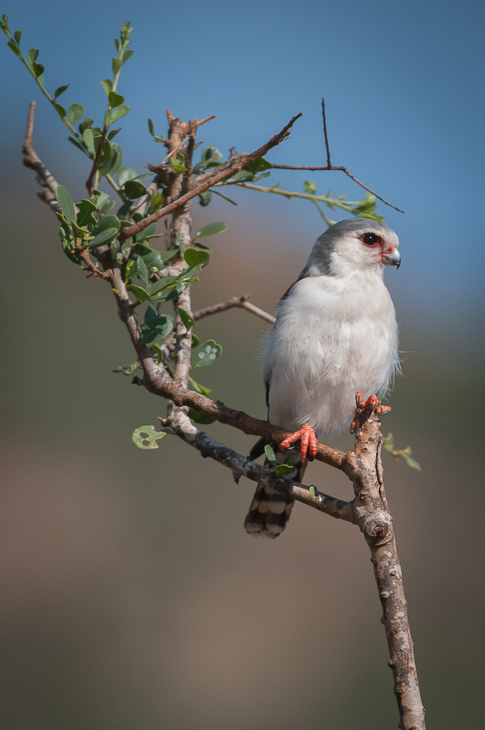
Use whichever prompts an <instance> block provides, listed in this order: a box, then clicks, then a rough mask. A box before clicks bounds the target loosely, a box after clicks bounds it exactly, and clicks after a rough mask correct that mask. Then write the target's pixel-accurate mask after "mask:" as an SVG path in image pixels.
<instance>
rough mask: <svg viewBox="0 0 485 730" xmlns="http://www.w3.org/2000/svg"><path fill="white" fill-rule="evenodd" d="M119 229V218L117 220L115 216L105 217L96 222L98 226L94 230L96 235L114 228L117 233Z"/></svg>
mask: <svg viewBox="0 0 485 730" xmlns="http://www.w3.org/2000/svg"><path fill="white" fill-rule="evenodd" d="M110 202H111V201H110ZM120 227H121V223H120V220H119V218H117V217H116V216H115V215H105V216H104V217H103V218H100V219H99V221H98V226H97V228H96V235H97V234H98V233H100V232H101V231H104V230H106V228H115V229H116V230H117V231H119V230H120Z"/></svg>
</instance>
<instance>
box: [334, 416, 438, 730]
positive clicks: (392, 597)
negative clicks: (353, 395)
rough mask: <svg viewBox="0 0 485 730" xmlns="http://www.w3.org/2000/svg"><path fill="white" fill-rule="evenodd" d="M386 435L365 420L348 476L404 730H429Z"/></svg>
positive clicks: (348, 464) (376, 424)
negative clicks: (385, 457) (390, 496)
mask: <svg viewBox="0 0 485 730" xmlns="http://www.w3.org/2000/svg"><path fill="white" fill-rule="evenodd" d="M382 440H383V439H382V434H381V432H380V424H379V418H378V416H377V415H376V414H375V413H373V414H372V415H371V416H370V417H369V418H365V413H362V414H361V415H360V416H359V427H358V430H357V434H356V440H355V451H354V452H350V453H349V454H348V455H347V456H348V459H347V461H346V468H345V471H346V473H347V475H348V476H349V477H350V479H351V480H352V482H353V485H354V493H355V499H354V506H355V510H356V512H357V514H358V523H359V527H360V529H361V530H362V532H363V533H364V536H365V539H366V541H367V544H368V545H369V548H370V551H371V556H372V557H371V559H372V564H373V566H374V575H375V578H376V582H377V587H378V591H379V597H380V599H381V604H382V608H383V617H382V623H383V624H384V627H385V629H386V636H387V642H388V645H389V653H390V657H391V658H390V661H389V666H390V668H391V669H392V673H393V675H394V694H395V695H396V699H397V702H398V706H399V714H400V719H401V721H400V724H399V727H400V728H401V729H402V730H410V729H411V728H415V730H424V727H425V722H424V707H423V705H422V702H421V696H420V692H419V685H418V676H417V672H416V665H415V662H414V650H413V641H412V639H411V632H410V629H409V622H408V615H407V601H406V598H405V596H404V588H403V582H402V570H401V565H400V563H399V557H398V554H397V548H396V541H395V537H394V530H393V525H392V517H391V515H390V512H389V507H388V504H387V499H386V494H385V491H384V482H383V470H382V462H381V447H382Z"/></svg>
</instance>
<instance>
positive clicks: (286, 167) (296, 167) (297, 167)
mask: <svg viewBox="0 0 485 730" xmlns="http://www.w3.org/2000/svg"><path fill="white" fill-rule="evenodd" d="M322 116H323V134H324V136H325V147H326V150H327V164H326V165H325V166H323V167H322V166H317V167H311V166H307V165H275V164H274V165H273V167H274V168H276V169H277V170H310V171H315V170H340V171H341V172H344V173H345V174H346V175H348V177H350V178H351V179H352V180H353V181H354V182H356V183H357V185H360V187H361V188H364V190H367V192H368V193H371V194H372V195H374V196H375V197H376V198H378V199H379V200H380V201H382V202H383V203H384V204H385V205H388V206H389V207H390V208H394V210H397V211H399V213H404V211H403V210H401V208H397V207H396V206H395V205H392V203H389V202H388V201H387V200H384V198H381V196H380V195H378V194H377V193H375V192H374V191H373V190H371V189H370V188H368V187H367V185H364V183H362V182H360V180H357V178H356V177H354V175H352V174H351V173H350V172H349V171H348V170H347V168H346V167H335V166H334V165H332V163H331V161H330V145H329V143H328V133H327V117H326V115H325V99H324V98H323V97H322Z"/></svg>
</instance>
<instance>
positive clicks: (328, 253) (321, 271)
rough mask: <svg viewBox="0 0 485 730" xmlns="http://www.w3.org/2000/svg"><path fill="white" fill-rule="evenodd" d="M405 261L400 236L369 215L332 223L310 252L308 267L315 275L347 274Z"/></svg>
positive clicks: (378, 268)
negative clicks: (371, 218)
mask: <svg viewBox="0 0 485 730" xmlns="http://www.w3.org/2000/svg"><path fill="white" fill-rule="evenodd" d="M400 264H401V255H400V253H399V239H398V237H397V236H396V234H395V233H394V231H393V230H392V228H389V227H388V226H386V225H384V223H379V222H378V221H374V220H370V219H369V218H351V219H349V220H345V221H340V222H339V223H335V224H334V225H333V226H330V228H329V229H328V230H326V231H325V233H323V234H322V235H321V236H320V238H319V239H318V241H317V242H316V244H315V246H314V247H313V251H312V252H311V254H310V258H309V259H308V263H307V269H309V271H310V273H311V275H314V276H322V275H327V276H347V275H350V274H353V273H355V271H357V270H359V271H362V270H372V269H374V270H375V271H380V272H382V271H383V270H384V266H388V265H391V266H397V267H398V268H399V266H400Z"/></svg>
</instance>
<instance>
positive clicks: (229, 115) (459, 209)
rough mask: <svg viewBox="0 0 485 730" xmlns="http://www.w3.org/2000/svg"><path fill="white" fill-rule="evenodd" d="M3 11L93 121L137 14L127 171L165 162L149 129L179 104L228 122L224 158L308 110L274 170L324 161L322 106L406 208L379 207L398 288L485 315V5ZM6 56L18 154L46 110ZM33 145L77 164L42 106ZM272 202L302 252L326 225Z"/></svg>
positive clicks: (6, 92)
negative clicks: (395, 252)
mask: <svg viewBox="0 0 485 730" xmlns="http://www.w3.org/2000/svg"><path fill="white" fill-rule="evenodd" d="M2 12H7V13H8V15H9V22H10V27H11V28H12V30H15V29H17V28H19V29H22V30H23V38H22V46H23V47H24V48H25V49H26V50H28V49H29V48H30V47H32V46H34V47H36V48H40V51H41V52H40V56H39V59H38V60H39V61H40V62H41V63H43V64H44V65H45V66H46V85H47V87H48V88H49V89H51V90H54V89H55V88H57V86H59V85H61V84H63V83H68V82H71V88H70V89H69V90H68V92H67V93H66V94H65V95H64V97H63V103H64V104H70V103H72V102H73V101H77V102H79V103H82V104H84V106H85V107H86V112H87V113H89V115H90V116H92V117H95V118H96V115H98V117H99V116H100V115H101V113H102V110H103V108H104V99H105V97H104V94H103V92H102V89H101V86H100V84H99V81H100V80H101V79H103V78H106V77H108V76H109V75H110V58H111V57H112V55H114V46H113V38H114V37H115V35H118V31H119V24H120V22H121V21H122V20H125V21H126V20H131V22H132V25H133V26H134V29H135V30H134V33H133V35H132V41H133V42H132V46H131V47H132V48H133V49H134V51H135V53H134V55H133V57H132V58H131V59H130V61H129V63H128V64H127V65H126V66H125V68H124V70H123V75H122V79H121V82H120V86H119V89H120V92H121V93H122V94H124V95H125V97H126V103H128V104H129V105H130V106H132V108H133V111H132V112H131V113H130V115H129V116H128V117H126V118H125V119H124V120H123V121H124V130H123V137H122V138H121V139H120V141H121V142H122V144H123V148H124V152H125V160H124V164H127V165H129V166H133V167H141V166H142V165H144V164H146V162H147V161H149V160H150V161H155V160H156V156H157V154H158V153H159V152H161V151H162V150H161V148H157V149H155V150H154V148H153V143H152V141H151V138H150V137H149V135H148V132H147V126H146V118H147V117H148V116H151V117H152V118H153V119H154V120H155V125H156V128H157V130H158V132H159V133H163V132H164V131H165V127H166V122H165V110H166V109H167V108H170V109H172V110H173V111H174V112H175V113H176V115H177V116H180V117H182V118H184V119H188V118H190V117H198V118H201V117H203V116H205V115H208V114H216V115H217V118H216V119H215V120H214V121H212V122H211V123H210V125H207V126H206V127H205V128H204V134H203V137H204V138H205V139H206V141H207V142H211V143H214V144H216V145H217V146H218V147H219V148H220V149H221V151H223V152H224V154H225V153H226V152H227V150H228V148H229V147H231V146H232V145H236V147H237V149H238V151H244V150H249V149H254V148H256V147H258V146H259V145H260V144H262V143H263V142H265V141H266V140H267V139H268V138H269V137H270V136H271V135H273V134H274V133H275V132H276V131H278V130H279V129H281V128H282V127H283V126H284V125H285V123H286V122H287V121H288V120H289V119H290V118H291V117H292V116H293V115H294V114H296V113H298V112H300V111H301V112H303V117H302V118H301V119H300V120H299V121H298V122H297V124H296V125H295V127H294V131H293V133H292V136H291V139H290V140H289V141H287V142H285V143H284V144H283V145H281V146H280V147H279V148H277V149H276V150H274V151H273V152H272V153H271V154H270V159H271V160H272V161H273V162H280V163H288V164H324V163H325V157H324V143H323V135H322V131H321V126H322V123H321V113H320V99H321V97H322V95H324V96H325V99H326V104H327V114H328V123H329V132H330V141H331V151H332V161H333V163H334V164H335V165H345V166H347V167H348V168H349V169H350V170H351V172H353V174H354V175H356V176H357V177H358V178H359V179H361V180H363V181H364V182H365V183H366V184H367V185H368V186H369V187H371V188H372V189H374V190H376V192H378V193H380V194H381V195H382V196H383V197H385V198H386V199H388V200H390V201H391V202H393V203H395V204H396V205H398V206H399V207H400V208H403V209H404V210H405V211H406V214H405V215H401V214H399V213H397V212H395V211H392V210H391V209H389V208H385V206H382V205H380V206H379V212H380V213H381V214H384V215H385V216H386V222H387V223H388V224H389V225H391V226H392V227H394V228H395V229H396V230H397V232H398V234H399V236H400V238H401V246H402V252H403V262H404V266H403V267H402V268H401V271H400V272H399V282H400V283H399V286H400V287H404V288H405V289H406V290H407V292H408V293H411V294H412V298H413V300H414V301H416V302H418V303H419V306H429V307H430V311H431V310H432V311H434V313H435V315H436V316H438V315H439V313H440V312H442V311H446V312H450V313H453V312H457V311H460V312H461V311H462V309H463V306H466V307H467V309H468V311H471V310H470V308H472V309H473V311H476V307H477V304H478V303H479V302H480V301H481V302H483V283H482V278H483V273H482V272H483V264H484V262H485V256H484V234H483V227H482V225H481V223H480V221H481V220H482V215H481V206H482V201H483V194H484V182H483V170H484V168H485V165H484V162H485V160H484V145H483V129H484V126H485V125H484V121H485V119H484V116H485V114H484V111H485V106H484V99H483V92H482V88H483V61H484V50H483V49H484V44H483V34H484V22H483V21H484V15H485V6H484V5H483V4H482V3H480V2H478V1H477V2H470V1H469V2H462V3H461V4H460V5H459V6H457V5H456V4H455V3H451V2H438V1H435V0H432V1H429V0H428V1H427V2H416V1H415V0H412V1H411V2H406V3H402V2H394V1H389V0H387V1H386V2H382V1H380V0H377V1H374V2H366V3H363V2H357V1H356V0H350V1H349V2H347V3H345V4H344V3H339V4H336V3H328V2H327V3H325V2H314V1H309V0H303V2H300V3H298V4H295V3H294V2H291V3H290V2H289V1H288V0H281V1H280V2H278V3H270V2H264V0H263V1H262V2H253V1H251V0H250V1H249V2H245V3H231V2H219V1H218V0H212V1H211V0H208V1H206V2H204V3H196V2H193V0H188V2H185V3H183V4H168V3H167V4H163V5H162V4H148V3H138V4H137V5H134V4H133V3H132V2H125V1H124V0H120V1H119V2H117V3H116V4H112V3H110V4H108V3H99V2H92V0H87V1H86V2H84V3H82V4H80V3H78V4H74V3H72V4H66V3H65V2H56V1H54V2H52V1H51V2H47V3H46V4H44V5H41V4H39V3H34V2H15V3H13V2H10V3H9V2H7V3H6V4H4V6H3V9H2ZM0 54H1V56H0V57H1V63H2V68H3V69H4V73H3V74H2V80H1V88H2V96H3V98H4V99H8V100H9V101H8V104H6V106H5V107H4V113H3V115H2V119H1V121H0V125H1V126H0V128H1V131H2V139H3V140H6V139H8V141H9V150H13V151H15V152H16V151H17V150H18V147H19V145H21V143H22V136H23V132H24V119H25V114H26V108H27V103H28V101H29V100H30V99H31V98H36V99H38V100H39V102H41V101H42V99H41V96H40V94H39V93H38V91H37V90H36V87H35V85H34V82H33V80H32V79H31V78H30V76H29V75H28V73H27V72H26V69H24V68H23V67H22V66H21V64H20V63H19V62H18V61H17V59H16V58H15V57H14V55H13V54H12V53H11V52H10V51H9V49H8V48H6V45H5V44H2V46H1V47H0ZM140 131H141V134H140ZM36 140H37V146H38V147H39V146H40V145H41V144H42V147H43V150H44V154H45V155H48V156H49V159H51V160H52V159H53V157H55V158H56V161H57V164H58V169H59V165H61V166H63V165H65V170H66V171H69V170H72V167H73V166H74V165H76V166H78V165H79V162H80V160H79V159H78V157H77V156H76V151H75V150H74V148H71V146H70V145H69V143H67V142H65V141H64V135H63V128H62V126H61V125H60V123H58V120H57V118H56V115H55V113H54V112H53V110H52V109H51V108H50V106H49V105H48V104H47V103H46V102H45V103H44V101H42V103H39V106H38V116H37V126H36ZM12 155H13V153H12ZM10 162H11V163H13V162H14V158H13V156H12V158H11V161H10ZM9 164H10V163H9ZM66 174H67V172H66ZM71 174H72V173H71ZM276 179H278V180H281V182H282V186H283V187H287V188H290V187H293V189H295V190H301V186H302V182H303V180H305V179H312V180H315V181H316V182H317V183H318V186H319V191H320V192H321V193H325V192H326V191H327V190H329V189H332V190H333V191H334V192H335V193H337V194H341V193H347V194H348V196H349V198H350V199H353V200H357V199H359V198H361V197H362V191H361V189H360V188H358V187H357V186H356V185H355V184H353V183H352V182H351V181H349V180H348V179H346V178H345V177H344V176H343V175H342V174H341V173H296V174H292V173H286V172H284V173H282V174H280V175H278V177H277V178H276V177H275V181H276ZM241 195H244V193H243V192H241ZM246 196H247V193H246ZM268 198H269V196H260V198H256V196H254V197H252V198H250V205H251V206H256V208H257V211H258V215H259V216H261V215H262V214H263V215H264V214H265V211H267V215H268V225H283V226H286V225H291V227H292V229H293V227H294V229H295V230H298V231H299V232H300V240H298V241H297V240H295V245H301V246H304V247H305V249H308V247H309V244H310V243H311V242H312V241H313V240H314V239H315V238H316V236H317V235H319V233H320V232H321V228H322V226H321V221H320V219H319V217H318V215H317V213H316V211H314V209H313V208H312V207H311V206H310V205H309V204H306V203H305V202H301V203H300V202H296V201H293V202H292V203H291V205H290V204H288V203H287V202H286V201H284V200H282V199H278V200H269V199H268ZM240 199H241V201H244V202H245V203H246V202H249V199H248V198H247V197H245V198H243V197H241V198H240ZM249 212H250V211H249ZM230 214H231V211H230V210H229V211H228V216H229V215H230ZM344 217H345V216H344ZM460 316H462V315H460Z"/></svg>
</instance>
